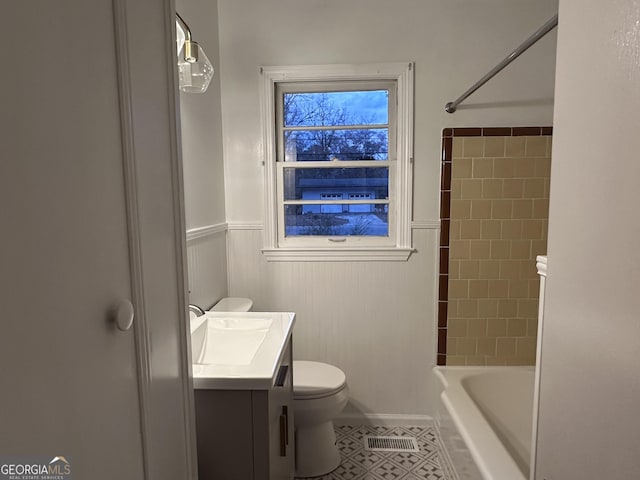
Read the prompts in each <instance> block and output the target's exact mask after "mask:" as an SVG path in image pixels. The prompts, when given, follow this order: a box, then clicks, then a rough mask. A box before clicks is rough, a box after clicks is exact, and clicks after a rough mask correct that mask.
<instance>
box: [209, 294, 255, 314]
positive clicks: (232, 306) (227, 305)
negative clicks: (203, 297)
mask: <svg viewBox="0 0 640 480" xmlns="http://www.w3.org/2000/svg"><path fill="white" fill-rule="evenodd" d="M252 307H253V300H251V299H250V298H244V297H224V298H223V299H221V300H220V301H219V302H218V303H216V304H215V305H214V306H213V307H211V309H210V310H209V311H210V312H248V311H250V310H251V308H252Z"/></svg>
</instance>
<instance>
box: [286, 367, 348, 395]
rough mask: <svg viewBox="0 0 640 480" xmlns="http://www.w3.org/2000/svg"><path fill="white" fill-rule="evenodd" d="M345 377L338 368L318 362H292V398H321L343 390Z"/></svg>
mask: <svg viewBox="0 0 640 480" xmlns="http://www.w3.org/2000/svg"><path fill="white" fill-rule="evenodd" d="M346 380H347V377H346V376H345V374H344V372H343V371H342V370H340V369H339V368H338V367H334V366H333V365H328V364H326V363H320V362H309V361H304V360H296V361H295V362H293V396H294V397H297V398H300V397H322V396H327V395H331V394H332V393H335V392H337V391H340V390H342V389H343V388H344V386H345V383H346Z"/></svg>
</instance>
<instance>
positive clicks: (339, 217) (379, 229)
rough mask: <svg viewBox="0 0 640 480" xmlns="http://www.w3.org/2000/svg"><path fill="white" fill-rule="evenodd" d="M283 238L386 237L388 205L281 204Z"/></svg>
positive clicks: (387, 233)
mask: <svg viewBox="0 0 640 480" xmlns="http://www.w3.org/2000/svg"><path fill="white" fill-rule="evenodd" d="M284 208H285V210H284V217H285V236H287V237H293V236H305V235H307V236H308V235H312V236H340V237H343V236H351V235H358V236H381V237H387V236H388V235H389V206H388V205H378V204H335V203H332V204H313V205H285V207H284Z"/></svg>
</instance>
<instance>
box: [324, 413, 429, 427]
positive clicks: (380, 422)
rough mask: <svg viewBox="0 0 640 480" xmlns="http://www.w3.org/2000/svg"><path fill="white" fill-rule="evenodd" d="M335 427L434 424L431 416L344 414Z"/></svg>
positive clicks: (419, 425)
mask: <svg viewBox="0 0 640 480" xmlns="http://www.w3.org/2000/svg"><path fill="white" fill-rule="evenodd" d="M333 423H334V425H337V426H341V425H376V426H381V427H396V426H404V427H406V426H416V427H421V426H425V425H432V424H433V417H432V416H430V415H397V414H373V413H343V414H340V415H338V416H337V417H336V418H335V419H334V420H333Z"/></svg>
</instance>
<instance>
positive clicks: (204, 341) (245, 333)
mask: <svg viewBox="0 0 640 480" xmlns="http://www.w3.org/2000/svg"><path fill="white" fill-rule="evenodd" d="M272 323H273V320H272V319H269V318H237V317H236V318H230V317H211V318H210V317H208V316H205V318H204V320H203V321H202V323H201V324H200V325H199V326H198V327H197V328H196V329H195V330H194V331H192V333H191V348H192V361H193V363H194V364H196V365H249V364H251V361H252V360H253V357H254V356H255V354H256V352H257V351H258V349H259V348H260V346H261V345H262V342H264V339H265V338H266V336H267V332H268V331H269V328H270V327H271V324H272Z"/></svg>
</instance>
